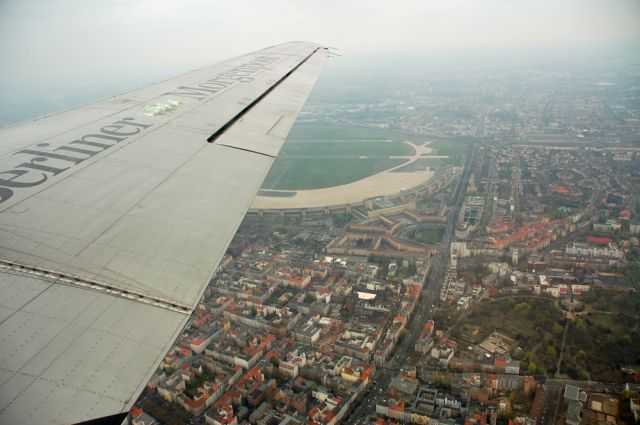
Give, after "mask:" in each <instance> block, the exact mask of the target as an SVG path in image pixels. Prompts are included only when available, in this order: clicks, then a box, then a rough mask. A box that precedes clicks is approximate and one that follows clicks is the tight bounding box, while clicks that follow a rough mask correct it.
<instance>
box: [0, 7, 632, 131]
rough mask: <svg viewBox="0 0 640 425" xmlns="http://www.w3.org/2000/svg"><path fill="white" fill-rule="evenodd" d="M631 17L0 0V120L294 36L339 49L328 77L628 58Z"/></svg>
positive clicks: (567, 11)
mask: <svg viewBox="0 0 640 425" xmlns="http://www.w3.org/2000/svg"><path fill="white" fill-rule="evenodd" d="M638 22H640V4H639V3H638V2H635V1H632V0H617V1H607V2H601V1H595V0H580V1H578V0H570V1H563V2H552V1H548V0H544V1H535V2H534V1H503V0H490V1H484V2H474V1H403V2H399V3H393V4H391V3H387V2H382V1H373V2H364V1H353V2H334V1H329V2H304V3H300V2H293V1H273V2H268V3H261V2H245V3H243V4H242V5H241V6H237V5H236V6H230V5H228V4H226V3H222V2H213V3H212V2H201V1H197V0H189V1H186V2H174V1H154V2H150V1H135V2H123V1H119V0H112V1H104V2H93V1H89V2H82V3H81V4H77V3H71V2H70V1H67V0H58V1H50V2H46V3H42V2H36V1H25V2H2V3H1V4H0V61H2V63H3V66H2V68H1V69H0V90H2V92H3V99H2V100H1V101H0V125H7V124H9V123H11V122H15V121H20V120H24V119H28V118H31V117H34V116H38V115H41V114H44V113H48V112H52V111H55V110H60V109H65V108H68V107H71V106H74V105H77V104H80V103H84V102H87V101H91V100H93V99H97V98H100V97H104V96H108V95H112V94H116V93H118V92H121V91H125V90H128V89H132V88H135V87H138V86H141V85H144V84H148V83H151V82H154V81H157V80H160V79H164V78H168V77H171V76H174V75H176V74H179V73H182V72H186V71H189V70H191V69H194V68H198V67H202V66H206V65H208V64H211V63H214V62H216V61H219V60H222V59H225V58H228V57H230V56H233V55H238V54H241V53H244V52H246V51H251V50H257V49H260V48H262V47H265V46H267V45H270V44H276V43H280V42H284V41H290V40H299V39H307V40H311V41H316V42H319V43H324V44H326V45H329V46H334V47H338V48H339V49H340V53H341V54H343V55H345V58H343V59H340V61H334V62H336V64H330V65H329V67H328V71H329V76H328V77H326V78H330V74H331V70H332V68H334V69H336V72H338V71H341V70H343V69H346V68H347V67H348V66H351V65H353V64H355V65H357V64H359V63H360V64H361V63H363V62H364V61H365V60H366V59H372V58H375V62H374V63H376V66H384V65H385V64H384V62H385V61H384V59H385V58H386V59H387V64H388V62H391V63H394V61H395V58H396V57H403V58H404V60H405V61H406V62H407V63H411V61H413V60H419V59H418V58H420V57H421V56H426V57H428V58H429V59H430V60H433V61H434V62H437V61H438V60H441V59H443V58H444V59H455V60H460V61H463V60H470V59H474V60H476V61H482V60H486V61H487V62H489V63H492V62H495V61H496V58H497V57H501V58H504V57H526V56H527V55H530V56H536V57H543V56H545V55H550V56H551V57H553V56H554V55H555V57H558V58H561V57H563V56H564V55H565V53H567V52H584V53H587V54H590V53H593V52H594V51H601V52H608V53H609V54H617V55H618V56H619V57H629V58H630V59H631V58H633V57H634V56H636V57H637V55H635V51H637V50H635V49H636V48H637V47H638V46H640V25H639V24H638ZM549 50H553V51H555V52H562V53H561V54H558V53H552V52H550V51H549ZM498 62H500V61H498Z"/></svg>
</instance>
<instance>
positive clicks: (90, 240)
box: [0, 42, 327, 424]
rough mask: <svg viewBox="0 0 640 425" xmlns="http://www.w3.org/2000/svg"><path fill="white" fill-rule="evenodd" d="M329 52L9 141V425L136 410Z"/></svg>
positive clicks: (4, 371)
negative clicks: (145, 386)
mask: <svg viewBox="0 0 640 425" xmlns="http://www.w3.org/2000/svg"><path fill="white" fill-rule="evenodd" d="M326 57H327V53H326V50H325V49H323V48H320V46H318V45H315V44H312V43H306V42H293V43H286V44H282V45H277V46H272V47H269V48H266V49H263V50H260V51H257V52H254V53H250V54H248V55H244V56H240V57H237V58H234V59H231V60H229V61H226V62H223V63H219V64H216V65H213V66H211V67H207V68H204V69H200V70H197V71H193V72H190V73H187V74H185V75H182V76H180V77H177V78H174V79H170V80H167V81H163V82H161V83H159V84H155V85H151V86H148V87H145V88H142V89H140V90H136V91H132V92H128V93H125V94H122V95H119V96H115V97H111V98H107V99H103V100H101V101H98V102H95V103H91V104H88V105H85V106H82V107H79V108H76V109H73V110H70V111H66V112H62V113H57V114H53V115H50V116H47V117H44V118H40V119H37V120H34V121H31V122H27V123H23V124H19V125H15V126H11V127H8V128H5V129H1V130H0V359H2V362H1V364H0V423H7V424H20V423H29V424H37V423H70V422H78V421H83V420H88V419H91V418H96V417H102V416H107V415H111V414H114V413H117V412H124V411H127V410H128V409H129V408H130V407H131V405H132V404H133V403H134V402H135V400H136V398H137V396H138V394H139V393H140V392H141V391H142V389H143V387H144V385H145V384H146V382H147V380H148V379H149V377H150V376H151V374H152V373H153V371H154V370H155V368H156V367H157V365H158V364H159V363H160V361H161V360H162V358H163V356H164V355H165V352H166V351H167V349H168V348H169V347H170V346H171V344H172V342H173V341H174V339H175V338H176V337H177V335H178V334H179V333H180V331H181V329H182V328H183V326H184V325H185V323H186V321H187V320H188V318H189V316H190V314H191V312H192V311H193V309H194V308H195V307H196V306H197V304H198V302H199V299H200V297H201V295H202V293H203V291H204V290H205V288H206V286H207V284H208V282H209V280H210V279H211V277H212V275H213V273H214V271H215V269H216V268H217V266H218V263H219V262H220V260H221V258H222V256H223V255H224V253H225V250H226V248H227V246H228V245H229V243H230V241H231V239H232V238H233V236H234V234H235V232H236V230H237V228H238V226H239V225H240V222H241V221H242V219H243V217H244V215H245V213H246V211H247V209H248V208H249V206H250V204H251V202H252V200H253V198H254V196H255V194H256V192H257V190H258V189H259V188H260V186H261V184H262V181H263V179H264V177H265V176H266V174H267V172H268V171H269V169H270V167H271V165H272V163H273V161H274V158H275V157H276V156H277V154H278V152H279V150H280V147H281V146H282V143H283V142H284V139H285V137H286V135H287V133H288V131H289V129H290V128H291V126H292V124H293V122H294V120H295V118H296V116H297V115H298V113H299V112H300V110H301V108H302V106H303V104H304V101H305V100H306V98H307V96H308V94H309V92H310V91H311V88H312V87H313V85H314V83H315V81H316V79H317V77H318V75H319V73H320V71H321V69H322V66H323V65H324V62H325V60H326Z"/></svg>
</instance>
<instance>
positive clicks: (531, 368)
mask: <svg viewBox="0 0 640 425" xmlns="http://www.w3.org/2000/svg"><path fill="white" fill-rule="evenodd" d="M537 370H538V365H537V364H536V362H534V361H533V360H532V361H530V362H529V367H528V368H527V372H529V375H534V374H535V373H536V371H537Z"/></svg>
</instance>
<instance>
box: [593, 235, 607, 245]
mask: <svg viewBox="0 0 640 425" xmlns="http://www.w3.org/2000/svg"><path fill="white" fill-rule="evenodd" d="M587 242H589V243H594V244H598V245H607V244H610V243H613V239H611V238H601V237H598V236H589V237H588V238H587Z"/></svg>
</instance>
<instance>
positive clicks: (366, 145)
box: [262, 124, 415, 190]
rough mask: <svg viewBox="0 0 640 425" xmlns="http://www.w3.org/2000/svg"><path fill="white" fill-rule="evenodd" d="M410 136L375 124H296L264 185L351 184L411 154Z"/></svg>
mask: <svg viewBox="0 0 640 425" xmlns="http://www.w3.org/2000/svg"><path fill="white" fill-rule="evenodd" d="M406 140H407V137H406V136H402V135H400V134H398V133H395V132H392V131H388V130H383V129H375V128H361V127H347V126H329V125H318V124H314V125H310V124H297V125H295V126H294V127H293V128H292V130H291V132H290V133H289V137H288V138H287V141H286V142H285V144H284V146H283V147H282V150H281V152H280V155H279V156H278V158H277V159H276V161H275V163H274V165H273V167H272V168H271V171H270V172H269V174H268V175H267V177H266V179H265V181H264V183H263V185H262V187H263V188H264V189H277V190H304V189H320V188H325V187H332V186H338V185H343V184H347V183H351V182H354V181H357V180H360V179H363V178H365V177H368V176H371V175H373V174H376V173H379V172H381V171H384V170H387V169H389V168H392V167H395V166H398V165H400V164H402V163H404V162H407V161H408V160H407V159H404V158H391V157H396V156H411V155H414V154H415V151H414V149H413V148H412V147H411V146H410V145H409V144H407V143H404V141H406Z"/></svg>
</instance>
